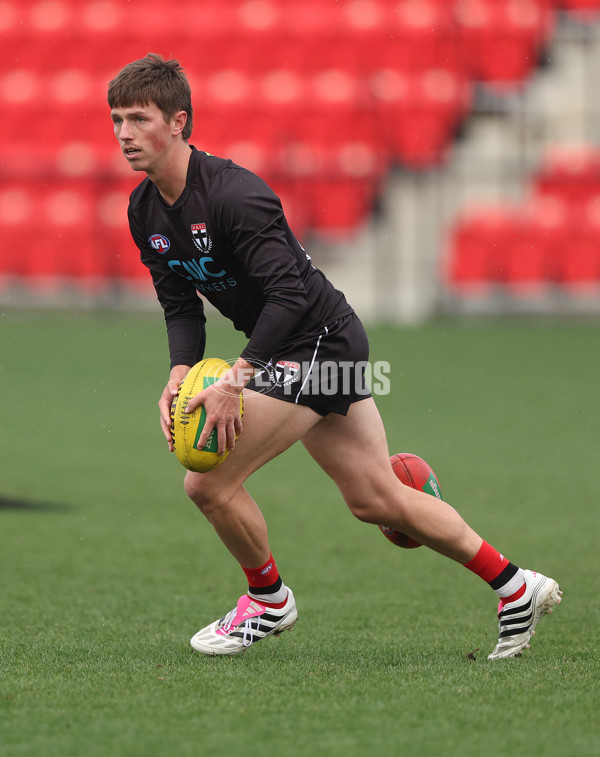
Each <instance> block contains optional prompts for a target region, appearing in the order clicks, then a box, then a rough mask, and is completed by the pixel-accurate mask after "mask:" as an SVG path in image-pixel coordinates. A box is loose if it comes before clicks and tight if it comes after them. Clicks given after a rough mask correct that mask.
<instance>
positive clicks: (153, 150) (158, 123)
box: [110, 104, 173, 171]
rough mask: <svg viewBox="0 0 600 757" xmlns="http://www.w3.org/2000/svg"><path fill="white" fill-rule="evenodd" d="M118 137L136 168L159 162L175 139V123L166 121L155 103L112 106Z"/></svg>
mask: <svg viewBox="0 0 600 757" xmlns="http://www.w3.org/2000/svg"><path fill="white" fill-rule="evenodd" d="M110 116H111V118H112V122H113V126H114V132H115V137H116V138H117V139H118V140H119V145H120V147H121V150H122V151H123V155H124V156H125V158H126V159H127V161H128V162H129V165H130V166H131V167H132V168H133V170H134V171H148V170H150V171H151V170H152V168H153V167H155V166H157V164H158V163H159V162H160V159H161V157H163V156H164V155H166V153H167V152H168V150H169V148H170V147H171V144H172V141H173V125H172V124H171V123H168V122H166V121H165V118H164V115H163V113H162V111H161V110H160V109H159V108H157V107H156V105H154V104H151V105H134V106H132V107H130V108H113V110H111V112H110Z"/></svg>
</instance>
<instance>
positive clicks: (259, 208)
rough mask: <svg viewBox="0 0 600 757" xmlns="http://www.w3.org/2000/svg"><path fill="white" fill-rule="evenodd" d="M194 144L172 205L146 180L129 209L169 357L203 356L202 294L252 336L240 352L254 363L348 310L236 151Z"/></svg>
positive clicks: (188, 360) (184, 360) (191, 359)
mask: <svg viewBox="0 0 600 757" xmlns="http://www.w3.org/2000/svg"><path fill="white" fill-rule="evenodd" d="M191 150H192V154H191V157H190V162H189V167H188V172H187V179H186V186H185V189H184V191H183V193H182V194H181V196H180V197H179V198H178V199H177V201H176V202H175V203H174V204H173V205H172V206H169V205H168V204H167V203H166V202H165V201H164V200H163V199H162V197H161V195H160V193H159V192H158V190H157V188H156V187H155V185H154V184H153V183H152V182H151V181H150V180H149V179H145V180H144V181H143V182H142V183H141V184H140V185H139V186H138V187H136V189H135V190H134V191H133V192H132V194H131V197H130V203H129V210H128V217H129V226H130V229H131V234H132V236H133V239H134V241H135V243H136V245H137V246H138V247H139V249H140V257H141V261H142V263H143V264H144V265H145V266H147V267H148V268H149V270H150V273H151V275H152V280H153V283H154V287H155V289H156V294H157V296H158V299H159V301H160V303H161V305H162V307H163V310H164V315H165V321H166V325H167V334H168V341H169V351H170V355H171V366H173V365H181V364H183V365H194V363H196V362H197V361H198V360H200V359H201V358H202V357H203V353H204V346H205V332H204V324H205V316H204V305H203V302H202V298H206V300H208V301H209V302H210V303H212V304H213V305H214V306H215V307H216V308H217V310H219V312H221V313H222V314H223V315H224V316H226V317H227V318H229V319H230V320H231V321H233V325H234V327H235V328H236V329H238V330H239V331H242V332H243V333H244V334H245V335H246V337H248V339H249V342H248V344H247V346H246V347H245V349H244V351H243V352H242V357H243V358H244V359H245V360H247V361H248V362H249V363H252V364H254V365H259V364H261V363H266V362H268V360H269V359H270V358H271V357H272V356H273V355H274V354H275V353H276V352H277V351H278V350H280V349H281V348H282V347H284V348H285V347H287V346H288V345H291V344H293V343H294V342H295V341H297V340H298V339H302V338H303V337H305V336H309V335H311V334H314V333H316V332H318V331H320V330H321V328H322V327H323V326H327V325H329V324H331V323H332V322H333V321H335V320H337V319H338V318H341V317H342V316H344V315H347V314H349V313H351V312H352V308H351V307H350V305H349V304H348V303H347V302H346V299H345V297H344V295H343V294H342V292H340V291H338V290H337V289H335V288H334V287H333V285H332V284H331V283H330V282H329V281H328V280H327V278H326V277H325V276H324V274H323V273H322V272H321V271H319V270H318V269H317V268H315V267H314V266H313V265H312V263H311V261H310V258H309V257H308V256H307V255H306V253H305V252H304V250H303V249H302V246H301V245H300V243H299V242H298V240H297V239H296V238H295V236H294V235H293V233H292V231H291V230H290V227H289V226H288V223H287V221H286V219H285V216H284V213H283V209H282V207H281V202H280V201H279V198H278V197H277V196H276V195H275V193H274V192H273V191H272V190H271V189H270V188H269V187H268V186H267V184H265V182H264V181H263V180H262V179H260V178H259V177H258V176H256V175H255V174H253V173H252V172H250V171H248V170H246V169H244V168H241V167H240V166H238V165H236V164H235V163H233V162H232V161H230V160H225V159H222V158H217V157H214V156H212V155H209V154H207V153H205V152H201V151H199V150H197V149H196V148H194V147H192V148H191ZM198 295H200V296H198Z"/></svg>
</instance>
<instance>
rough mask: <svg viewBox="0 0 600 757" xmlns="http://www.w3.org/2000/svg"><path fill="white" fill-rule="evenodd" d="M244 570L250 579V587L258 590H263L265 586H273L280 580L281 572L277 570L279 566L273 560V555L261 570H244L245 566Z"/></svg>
mask: <svg viewBox="0 0 600 757" xmlns="http://www.w3.org/2000/svg"><path fill="white" fill-rule="evenodd" d="M242 570H243V571H244V573H245V574H246V578H247V579H248V586H252V587H255V588H257V589H259V588H262V587H263V586H273V584H274V583H275V582H276V581H277V579H278V578H279V571H278V570H277V565H275V560H273V555H272V554H270V555H269V559H268V560H267V562H266V563H265V564H264V565H261V566H260V567H259V568H244V566H242Z"/></svg>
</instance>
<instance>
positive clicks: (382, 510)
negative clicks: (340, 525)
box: [346, 486, 405, 524]
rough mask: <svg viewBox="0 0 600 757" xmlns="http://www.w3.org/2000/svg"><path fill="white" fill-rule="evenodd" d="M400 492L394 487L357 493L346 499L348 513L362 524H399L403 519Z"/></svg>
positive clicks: (375, 488) (402, 503) (402, 502)
mask: <svg viewBox="0 0 600 757" xmlns="http://www.w3.org/2000/svg"><path fill="white" fill-rule="evenodd" d="M401 495H402V492H401V491H399V489H398V487H396V486H394V488H393V490H390V489H388V488H387V487H386V486H381V487H377V486H374V487H372V489H371V490H369V491H368V492H363V493H361V492H357V493H355V494H352V495H350V496H349V497H347V498H346V504H347V505H348V507H349V509H350V512H351V513H352V515H354V517H355V518H358V520H360V521H362V522H363V523H375V524H379V523H384V524H385V523H389V522H392V521H393V522H394V523H399V522H402V521H403V520H404V519H405V507H404V500H403V497H402V496H401Z"/></svg>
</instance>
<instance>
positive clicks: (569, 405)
mask: <svg viewBox="0 0 600 757" xmlns="http://www.w3.org/2000/svg"><path fill="white" fill-rule="evenodd" d="M0 327H1V331H0V333H1V337H0V338H1V347H2V349H1V353H0V377H1V379H2V396H3V402H2V413H1V416H0V427H1V435H0V445H1V446H0V450H1V458H0V459H1V471H2V473H1V483H0V523H1V531H0V533H1V550H0V561H1V581H2V585H1V586H2V592H1V596H2V605H1V612H0V667H1V669H0V754H1V755H2V756H3V757H16V756H17V755H36V756H37V755H40V756H42V755H43V756H44V757H52V756H54V755H56V756H58V755H60V757H71V756H72V757H75V756H77V757H81V756H82V755H85V757H96V756H100V755H102V756H104V755H110V756H111V757H121V756H123V757H125V756H127V757H130V756H133V757H138V756H139V757H146V756H153V755H177V756H178V757H179V756H187V755H204V754H213V755H218V756H220V755H226V754H227V755H229V754H243V755H245V756H246V757H254V755H260V756H261V757H264V755H266V754H271V753H273V754H280V755H285V756H286V757H287V756H290V757H296V756H298V757H299V756H302V757H304V756H305V755H306V756H307V757H311V756H312V755H315V756H317V757H320V756H321V755H323V756H325V755H327V756H328V757H338V756H341V755H345V756H348V755H350V756H351V757H353V756H354V755H359V756H360V755H368V756H369V757H378V756H379V755H386V756H389V755H396V754H404V755H408V756H409V757H412V756H413V755H437V754H448V755H460V756H461V757H471V756H473V757H475V756H477V757H479V756H480V755H481V754H482V753H483V754H487V755H500V754H502V755H507V754H510V755H518V756H520V755H524V756H525V757H534V756H535V755H540V757H542V756H543V757H555V756H559V755H578V757H584V756H587V755H589V756H590V757H592V755H593V756H594V757H596V755H598V754H599V753H600V734H599V730H598V708H599V704H600V702H599V699H600V697H599V693H598V690H599V679H600V665H599V661H598V629H599V627H600V625H599V617H598V596H600V575H599V570H598V553H597V538H598V526H599V521H600V518H599V515H598V494H599V487H598V473H597V470H598V468H597V456H598V448H599V443H600V437H599V433H598V428H599V423H598V416H599V413H598V404H599V403H598V375H599V373H600V349H599V348H598V345H599V339H600V328H599V327H598V325H597V324H596V325H594V324H577V323H574V322H571V323H556V322H553V323H531V322H521V321H517V322H507V323H504V324H494V323H488V324H486V325H464V324H463V325H461V324H453V323H448V324H445V323H440V324H433V325H429V326H426V327H422V328H415V329H392V328H389V327H387V328H380V329H378V328H372V329H371V330H370V334H371V339H372V356H371V357H372V359H373V360H389V362H390V363H391V366H392V374H391V383H392V393H391V394H390V395H389V396H385V397H380V398H378V404H379V406H380V409H381V411H382V414H383V416H384V419H385V422H386V427H387V430H388V435H389V442H390V451H391V452H401V451H411V452H415V453H417V454H420V455H422V456H424V457H426V458H427V459H428V460H429V461H430V462H431V463H432V465H433V467H434V469H435V470H436V473H437V475H438V477H439V478H440V481H441V483H442V486H443V490H444V494H445V498H446V499H447V500H448V501H449V502H451V503H452V504H453V505H455V506H456V507H457V508H458V509H459V510H460V511H461V512H462V513H463V515H464V516H465V517H466V518H467V520H468V521H469V522H470V523H471V525H473V527H474V528H476V529H477V530H478V531H479V532H480V533H481V534H482V535H483V536H484V537H486V538H487V539H488V540H489V541H491V542H492V543H493V544H495V545H496V546H497V547H498V548H499V549H501V550H502V551H504V553H505V554H506V555H507V556H508V557H509V558H510V559H511V560H513V562H515V563H517V564H520V565H522V566H523V567H529V568H534V569H538V570H541V571H543V572H547V573H549V574H550V575H552V576H554V577H556V578H557V579H558V580H559V581H560V583H561V587H562V588H563V589H564V592H565V594H564V601H563V603H562V605H561V606H560V607H559V608H558V610H557V612H556V613H555V614H554V615H553V616H552V617H549V618H545V619H544V620H543V621H542V622H541V624H540V626H539V632H538V634H537V636H536V638H535V639H534V642H533V644H532V648H531V650H529V652H527V653H526V654H525V655H524V656H523V657H522V658H521V659H517V660H509V661H505V662H500V663H498V662H497V663H490V662H488V661H487V659H486V656H487V653H488V652H489V651H490V650H491V648H492V647H493V645H494V643H495V631H496V621H495V614H494V613H495V605H496V601H495V596H494V594H493V592H491V590H490V589H489V587H487V586H486V585H485V584H483V583H482V582H481V581H479V580H478V579H477V578H476V577H474V576H473V575H472V574H470V573H469V572H468V571H466V570H464V569H463V568H461V567H460V566H458V565H455V564H453V563H451V562H449V561H447V560H445V559H443V558H441V557H439V556H437V555H435V554H433V553H431V552H429V551H428V550H425V549H420V550H413V551H404V550H400V549H398V548H396V547H394V546H393V545H391V544H389V543H388V542H387V541H386V540H385V539H384V538H383V537H382V536H381V535H380V534H379V532H378V530H377V529H376V528H375V527H373V526H366V525H364V524H361V523H359V522H358V521H356V520H354V519H353V518H352V517H351V516H350V515H349V514H348V513H347V511H346V510H345V508H344V505H343V503H342V502H341V500H340V497H339V496H338V495H337V492H336V490H335V488H334V487H333V485H332V484H331V483H330V482H329V480H328V479H327V478H326V477H325V476H324V475H323V474H322V473H321V472H320V471H319V470H318V469H317V468H316V466H315V465H314V464H313V463H312V462H311V461H310V459H309V458H308V456H307V454H306V453H305V452H304V450H303V449H302V448H301V447H299V446H298V448H293V449H292V450H290V451H289V452H288V453H287V454H286V455H284V456H283V457H281V458H280V459H278V460H277V461H275V462H273V463H272V464H271V465H270V466H269V467H268V468H267V469H265V470H263V471H260V472H259V473H258V474H257V475H256V476H255V477H254V479H253V480H252V481H251V482H250V485H249V488H250V491H251V492H252V493H253V495H254V496H255V497H256V499H257V500H258V501H259V503H260V504H261V506H262V508H263V510H264V512H265V514H266V516H267V520H268V522H269V524H270V533H271V541H272V547H273V552H274V554H275V557H276V559H277V561H278V564H279V568H280V571H281V573H282V576H283V578H284V580H285V581H286V582H287V583H289V585H290V586H292V587H293V588H294V591H295V593H296V597H297V600H298V605H299V610H300V620H299V622H298V624H297V625H296V627H295V629H294V630H293V632H292V633H288V634H284V635H283V636H282V637H281V638H278V639H270V640H267V641H265V642H264V643H262V644H259V645H257V646H256V647H254V648H252V649H251V650H250V651H249V652H248V653H246V654H244V655H241V656H239V657H236V658H232V659H218V658H216V659H213V658H206V657H203V656H201V655H199V654H196V653H192V652H191V649H190V647H189V637H190V636H191V635H192V634H193V633H194V632H195V631H196V630H197V629H198V628H200V627H201V626H202V625H205V624H206V623H207V622H209V621H211V620H213V619H214V618H215V617H218V616H219V615H220V614H223V613H224V612H225V611H227V610H229V609H230V607H232V606H233V604H234V602H235V600H236V598H237V596H238V594H239V593H241V592H242V591H243V590H244V588H245V584H244V582H243V580H242V579H243V575H242V574H241V572H240V570H239V568H238V567H237V566H236V565H235V564H234V563H233V561H232V559H231V558H229V557H228V556H227V554H226V552H225V550H224V548H223V547H222V546H221V545H220V543H219V541H218V540H217V538H216V537H215V535H214V534H213V533H212V531H211V529H210V527H209V526H208V524H207V523H206V522H204V520H203V518H202V516H201V515H200V514H199V513H198V512H197V511H196V510H195V508H194V507H193V505H192V504H191V503H190V502H189V501H188V500H187V498H186V497H185V495H184V493H183V489H182V486H181V481H182V474H183V469H182V468H181V467H180V465H179V463H178V462H177V460H176V459H175V457H174V456H170V455H169V454H168V451H167V449H166V446H165V444H164V441H163V440H162V435H161V433H160V430H159V428H158V420H157V418H158V412H157V407H156V402H157V400H158V395H159V393H160V391H161V390H162V387H163V385H164V382H165V378H166V370H167V367H166V364H167V358H166V338H165V336H164V333H163V326H162V316H161V315H160V314H159V313H155V314H153V315H149V316H142V315H135V316H131V315H126V314H77V315H66V314H47V315H43V316H42V315H40V314H26V313H2V314H0ZM241 345H242V341H241V340H240V338H239V337H238V336H237V335H235V333H234V332H233V331H231V330H229V329H228V328H227V329H225V328H223V326H222V324H221V323H217V324H216V325H215V326H214V327H213V328H212V329H211V330H210V332H209V344H208V349H207V354H208V355H214V356H217V355H218V356H222V357H232V356H234V355H235V354H236V353H238V352H239V350H240V348H241ZM364 465H365V466H368V465H369V461H368V460H365V461H364ZM475 650H477V651H475ZM470 653H473V654H470ZM473 658H475V659H473Z"/></svg>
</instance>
